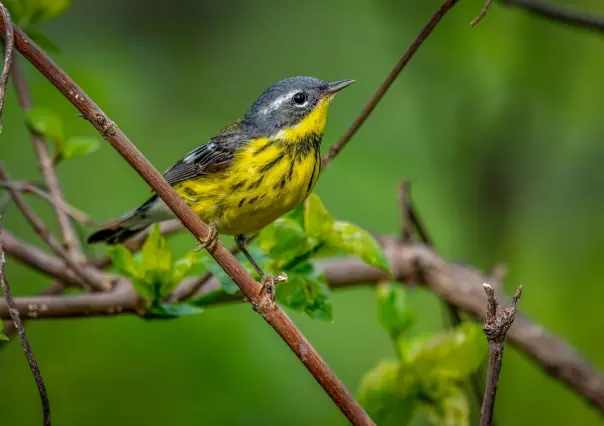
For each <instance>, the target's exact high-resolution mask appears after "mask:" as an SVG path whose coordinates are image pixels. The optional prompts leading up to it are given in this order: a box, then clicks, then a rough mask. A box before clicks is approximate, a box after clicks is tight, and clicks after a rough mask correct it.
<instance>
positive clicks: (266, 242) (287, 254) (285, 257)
mask: <svg viewBox="0 0 604 426" xmlns="http://www.w3.org/2000/svg"><path fill="white" fill-rule="evenodd" d="M257 244H258V246H259V247H260V248H261V249H262V250H263V251H264V252H265V253H266V254H267V255H268V256H269V257H270V258H271V259H274V260H279V261H284V262H287V261H290V260H292V259H293V258H295V257H296V256H298V255H299V254H302V253H306V252H309V251H310V245H309V243H308V239H307V237H306V235H305V234H304V230H303V229H302V227H301V226H300V225H299V224H298V223H297V222H295V221H294V220H292V219H287V218H284V217H281V218H279V219H277V220H276V221H275V222H273V223H272V224H270V225H269V226H267V227H266V228H264V229H263V230H262V231H261V232H260V234H259V235H258V239H257Z"/></svg>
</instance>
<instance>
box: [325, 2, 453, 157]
mask: <svg viewBox="0 0 604 426" xmlns="http://www.w3.org/2000/svg"><path fill="white" fill-rule="evenodd" d="M457 1H458V0H446V1H445V2H444V3H443V4H442V6H441V7H440V8H439V9H438V10H437V11H436V13H435V14H434V15H433V16H432V18H431V19H430V20H429V21H428V23H427V24H426V25H424V28H422V30H421V31H420V33H419V34H418V36H417V38H416V39H415V40H414V41H413V43H411V45H410V46H409V48H408V49H407V51H406V52H405V53H404V54H403V56H401V58H400V59H399V60H398V62H397V63H396V65H394V68H392V71H390V74H388V76H387V77H386V80H384V82H383V83H382V84H381V85H380V87H379V88H378V90H377V92H375V95H373V97H372V98H371V99H370V100H369V102H368V103H367V105H365V107H364V108H363V110H362V111H361V113H360V114H359V116H358V117H357V118H356V119H355V120H354V121H353V122H352V124H351V125H350V127H349V128H348V130H346V133H344V135H342V137H341V138H340V140H339V141H338V142H337V143H336V144H335V145H334V146H333V147H332V148H331V149H330V150H329V152H327V154H325V156H324V157H323V164H322V168H323V169H325V168H326V167H327V166H328V165H329V163H331V162H332V161H333V159H334V158H335V157H336V156H337V155H338V154H339V153H340V151H342V149H344V146H346V144H347V143H348V141H350V139H352V137H353V136H354V135H355V133H356V132H357V131H358V130H359V128H360V127H361V126H362V125H363V123H364V122H365V120H367V118H368V117H369V116H370V115H371V113H372V112H373V110H374V109H375V107H376V106H377V104H378V103H379V102H380V101H381V100H382V98H383V97H384V95H385V94H386V92H387V91H388V89H390V86H392V83H394V80H396V78H397V77H398V76H399V74H400V73H401V71H402V70H403V69H404V68H405V66H406V65H407V63H408V62H409V61H410V60H411V58H412V57H413V55H414V54H415V52H417V49H419V47H420V46H421V45H422V43H423V42H424V41H426V39H427V38H428V36H429V35H430V34H431V33H432V30H434V27H436V25H437V24H438V22H439V21H440V20H441V19H442V18H443V16H445V14H446V13H447V12H448V11H449V10H450V9H451V8H452V7H453V6H455V4H456V3H457Z"/></svg>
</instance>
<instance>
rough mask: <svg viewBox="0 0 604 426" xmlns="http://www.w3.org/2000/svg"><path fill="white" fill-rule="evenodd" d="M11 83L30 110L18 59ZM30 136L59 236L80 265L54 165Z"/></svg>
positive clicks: (38, 140)
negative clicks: (53, 212) (49, 198)
mask: <svg viewBox="0 0 604 426" xmlns="http://www.w3.org/2000/svg"><path fill="white" fill-rule="evenodd" d="M12 74H13V82H14V86H15V91H16V92H17V99H18V100H19V105H21V108H23V110H24V111H28V110H30V109H31V108H32V101H31V96H30V94H29V90H28V88H27V81H26V80H25V75H24V73H23V70H22V69H21V67H20V66H19V61H18V58H16V57H15V58H14V59H13V65H12ZM28 131H29V134H30V136H31V141H32V143H33V144H34V148H35V150H36V154H37V155H38V162H39V163H40V169H41V171H42V175H43V176H44V181H45V182H46V186H47V187H48V192H49V193H50V196H51V203H52V205H53V207H54V209H55V216H56V217H57V222H58V224H59V228H60V229H61V235H62V236H63V242H64V245H65V250H66V252H67V254H68V255H69V256H70V257H71V258H72V259H73V261H74V263H81V262H84V261H85V260H86V257H85V255H84V252H83V251H82V247H81V246H80V241H79V240H78V237H77V235H76V233H75V230H74V229H73V226H72V224H71V221H70V219H69V216H68V215H67V214H66V212H65V211H64V209H63V208H62V206H64V205H65V204H66V203H65V201H63V195H62V193H61V186H60V184H59V179H57V174H56V173H55V169H54V165H53V161H52V158H51V156H50V153H49V152H48V147H47V146H46V142H45V141H44V138H43V137H42V135H40V134H38V133H36V132H34V131H33V130H32V129H31V128H28Z"/></svg>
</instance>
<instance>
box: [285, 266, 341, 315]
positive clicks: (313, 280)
mask: <svg viewBox="0 0 604 426" xmlns="http://www.w3.org/2000/svg"><path fill="white" fill-rule="evenodd" d="M329 296H330V290H329V287H328V286H327V281H326V280H325V277H324V276H323V274H320V273H317V272H316V271H314V270H313V268H312V265H311V264H310V263H306V264H303V265H301V266H300V267H298V268H296V269H295V270H294V271H293V272H291V273H289V272H288V279H287V281H286V282H284V283H280V284H279V285H277V287H276V298H277V300H278V301H279V303H281V304H282V305H284V306H287V307H288V308H290V309H292V310H294V311H298V312H304V313H306V314H307V315H308V316H309V317H311V318H313V319H319V320H322V321H328V322H329V321H332V318H333V310H332V305H331V300H330V298H329Z"/></svg>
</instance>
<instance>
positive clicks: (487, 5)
mask: <svg viewBox="0 0 604 426" xmlns="http://www.w3.org/2000/svg"><path fill="white" fill-rule="evenodd" d="M492 4H493V0H487V2H486V3H485V5H484V7H483V8H482V10H481V11H480V14H479V15H478V16H477V17H476V18H474V20H473V21H472V22H471V23H470V25H472V26H473V27H474V26H476V24H478V23H479V22H480V21H482V19H483V18H484V17H485V16H487V12H488V11H489V9H490V7H491V5H492Z"/></svg>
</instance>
